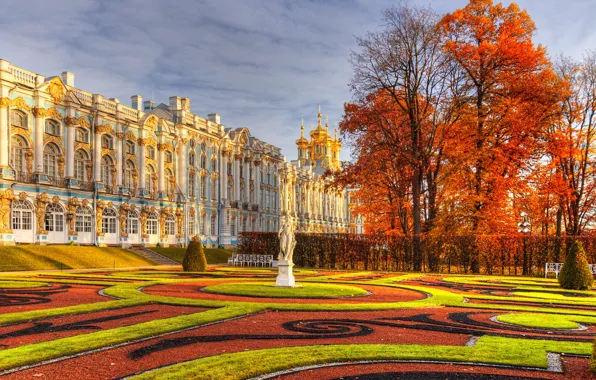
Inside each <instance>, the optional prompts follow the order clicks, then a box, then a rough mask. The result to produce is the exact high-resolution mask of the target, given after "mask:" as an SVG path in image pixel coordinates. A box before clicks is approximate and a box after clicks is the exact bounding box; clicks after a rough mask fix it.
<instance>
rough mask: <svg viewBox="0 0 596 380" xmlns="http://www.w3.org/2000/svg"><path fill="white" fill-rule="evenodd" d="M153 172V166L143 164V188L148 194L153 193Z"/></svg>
mask: <svg viewBox="0 0 596 380" xmlns="http://www.w3.org/2000/svg"><path fill="white" fill-rule="evenodd" d="M154 174H155V169H153V166H151V165H147V166H145V188H146V189H147V191H148V192H149V194H153V192H154V191H155V189H154V186H153V175H154Z"/></svg>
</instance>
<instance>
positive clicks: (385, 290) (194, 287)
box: [143, 281, 426, 304]
mask: <svg viewBox="0 0 596 380" xmlns="http://www.w3.org/2000/svg"><path fill="white" fill-rule="evenodd" d="M218 283H225V281H222V282H219V281H218V282H209V283H207V282H202V283H201V282H199V281H197V282H196V283H182V284H167V285H155V286H150V287H146V288H143V292H145V293H148V294H152V295H158V296H167V297H184V298H197V299H204V300H216V301H236V302H259V303H270V302H273V303H296V304H301V303H307V304H330V303H342V304H345V303H382V302H402V301H415V300H419V299H424V298H426V295H425V294H422V293H419V292H416V291H413V290H407V289H399V288H390V287H386V286H372V285H358V287H360V288H362V289H365V290H368V291H369V292H371V293H372V294H371V295H369V296H363V297H347V298H335V299H333V298H326V299H312V298H303V299H298V298H266V297H247V296H228V295H223V294H213V293H206V292H202V291H200V289H201V288H202V287H205V286H210V285H215V284H218Z"/></svg>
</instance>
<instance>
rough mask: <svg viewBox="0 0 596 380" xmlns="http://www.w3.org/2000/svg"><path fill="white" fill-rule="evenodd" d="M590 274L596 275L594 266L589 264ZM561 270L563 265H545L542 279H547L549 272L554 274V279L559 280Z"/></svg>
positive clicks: (595, 266)
mask: <svg viewBox="0 0 596 380" xmlns="http://www.w3.org/2000/svg"><path fill="white" fill-rule="evenodd" d="M589 265H590V270H591V271H592V274H596V264H589ZM561 269H563V263H546V266H545V267H544V278H546V277H548V273H549V272H554V273H555V278H559V272H561Z"/></svg>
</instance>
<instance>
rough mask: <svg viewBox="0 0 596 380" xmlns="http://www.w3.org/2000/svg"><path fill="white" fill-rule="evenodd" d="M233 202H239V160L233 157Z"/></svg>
mask: <svg viewBox="0 0 596 380" xmlns="http://www.w3.org/2000/svg"><path fill="white" fill-rule="evenodd" d="M234 200H235V201H239V200H240V159H239V158H236V157H234Z"/></svg>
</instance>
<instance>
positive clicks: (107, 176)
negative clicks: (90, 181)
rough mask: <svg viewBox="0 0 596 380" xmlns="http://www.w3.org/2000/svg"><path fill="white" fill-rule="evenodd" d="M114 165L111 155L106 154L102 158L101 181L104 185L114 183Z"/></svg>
mask: <svg viewBox="0 0 596 380" xmlns="http://www.w3.org/2000/svg"><path fill="white" fill-rule="evenodd" d="M113 166H114V160H112V157H110V156H109V155H107V154H106V155H104V156H103V157H102V158H101V182H102V183H103V184H104V185H109V184H110V183H112V167H113Z"/></svg>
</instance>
